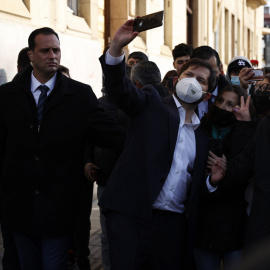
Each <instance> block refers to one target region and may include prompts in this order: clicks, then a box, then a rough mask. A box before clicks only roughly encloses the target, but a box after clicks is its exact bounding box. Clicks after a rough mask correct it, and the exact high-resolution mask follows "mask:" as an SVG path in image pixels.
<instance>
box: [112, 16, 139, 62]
mask: <svg viewBox="0 0 270 270" xmlns="http://www.w3.org/2000/svg"><path fill="white" fill-rule="evenodd" d="M133 23H134V20H128V21H126V22H125V23H124V24H123V25H122V26H120V27H119V28H118V30H117V31H116V33H115V35H114V37H113V40H112V43H111V46H110V49H109V52H110V55H111V56H113V57H118V56H120V55H122V54H123V48H124V47H125V46H127V45H128V44H129V43H130V42H131V41H132V40H133V39H134V38H135V37H136V36H137V35H138V34H139V32H133Z"/></svg>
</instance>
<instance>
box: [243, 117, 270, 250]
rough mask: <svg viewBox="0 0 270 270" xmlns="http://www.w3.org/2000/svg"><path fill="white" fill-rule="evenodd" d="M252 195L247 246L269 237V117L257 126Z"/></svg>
mask: <svg viewBox="0 0 270 270" xmlns="http://www.w3.org/2000/svg"><path fill="white" fill-rule="evenodd" d="M255 143H256V146H255V164H254V193H253V199H252V206H251V213H250V218H249V224H248V230H247V244H248V245H250V244H254V243H257V242H259V241H262V240H264V239H266V238H267V237H269V236H270V214H269V213H270V170H269V166H270V163H269V161H270V158H269V155H270V115H267V116H266V117H264V118H263V119H262V120H260V122H259V124H258V128H257V131H256V137H255Z"/></svg>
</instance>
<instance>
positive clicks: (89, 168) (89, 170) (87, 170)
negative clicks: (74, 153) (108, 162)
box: [84, 162, 99, 182]
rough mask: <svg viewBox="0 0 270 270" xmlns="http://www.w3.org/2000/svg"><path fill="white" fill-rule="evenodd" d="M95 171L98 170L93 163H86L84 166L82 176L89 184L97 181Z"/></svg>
mask: <svg viewBox="0 0 270 270" xmlns="http://www.w3.org/2000/svg"><path fill="white" fill-rule="evenodd" d="M97 170H99V167H98V166H96V165H95V164H93V163H90V162H88V163H86V164H85V165H84V176H85V177H86V178H87V179H88V180H89V181H91V182H95V181H97V180H98V179H97Z"/></svg>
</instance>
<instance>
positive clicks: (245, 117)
mask: <svg viewBox="0 0 270 270" xmlns="http://www.w3.org/2000/svg"><path fill="white" fill-rule="evenodd" d="M249 104H250V96H248V98H247V102H246V104H245V101H244V97H243V96H242V97H241V104H240V106H241V107H239V106H238V105H237V106H235V107H234V109H233V113H234V115H235V118H236V119H237V120H238V121H251V117H250V111H249Z"/></svg>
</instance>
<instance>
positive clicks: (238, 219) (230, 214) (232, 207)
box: [196, 117, 255, 252]
mask: <svg viewBox="0 0 270 270" xmlns="http://www.w3.org/2000/svg"><path fill="white" fill-rule="evenodd" d="M201 128H202V129H203V130H204V131H205V133H206V134H207V136H208V137H209V138H211V137H212V126H211V125H210V123H208V122H207V121H206V117H203V118H202V123H201ZM254 130H255V128H254V125H253V123H252V122H238V121H237V122H236V124H235V126H234V127H233V128H232V130H231V132H230V133H229V134H228V135H227V136H226V137H225V139H224V140H223V154H224V155H225V156H226V158H227V161H228V167H227V173H226V176H225V177H224V179H223V180H222V182H221V183H220V184H219V186H218V189H217V190H216V191H215V192H213V193H210V194H209V195H208V196H201V198H200V202H199V209H198V220H197V233H196V245H197V246H198V247H199V248H202V249H206V250H211V251H220V252H227V251H232V250H236V249H240V248H242V247H243V240H244V232H245V225H246V221H247V215H246V202H245V197H244V193H245V189H246V187H247V185H248V177H245V176H244V175H243V176H242V177H240V178H236V177H233V176H231V172H230V171H234V170H237V168H236V166H234V165H233V164H231V163H234V162H235V161H234V158H235V157H237V156H238V155H240V153H241V152H242V151H243V149H244V147H245V145H246V144H247V143H248V142H249V141H250V140H252V137H253V134H254ZM237 166H238V164H237ZM239 171H240V169H239ZM232 173H233V172H232Z"/></svg>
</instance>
